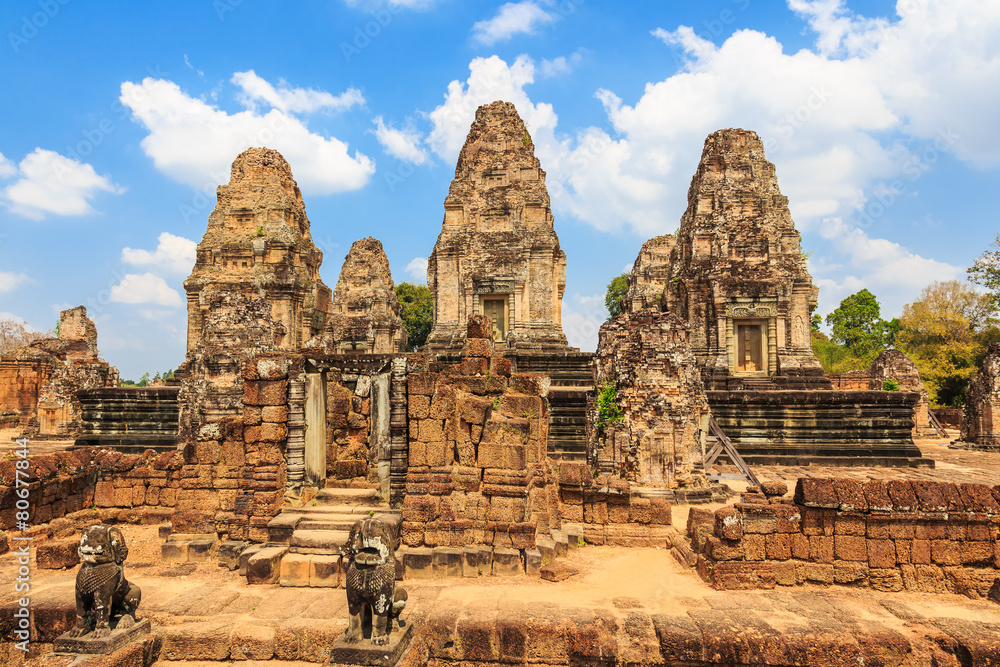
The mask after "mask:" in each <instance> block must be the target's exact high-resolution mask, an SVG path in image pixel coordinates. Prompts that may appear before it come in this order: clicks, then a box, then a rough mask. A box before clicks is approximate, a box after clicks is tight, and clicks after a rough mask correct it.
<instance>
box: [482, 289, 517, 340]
mask: <svg viewBox="0 0 1000 667" xmlns="http://www.w3.org/2000/svg"><path fill="white" fill-rule="evenodd" d="M476 296H477V297H479V298H478V299H477V301H478V302H479V303H478V304H477V307H476V312H477V313H478V314H480V315H486V314H487V313H486V302H487V301H501V302H503V307H502V308H501V310H502V311H503V313H504V320H505V321H504V327H503V330H502V331H501V330H500V329H499V328H498V327H497V326H496V322H494V323H493V338H494V340H496V342H498V343H502V342H504V341H505V340H507V336H508V335H509V334H510V329H511V315H513V310H514V309H513V308H511V302H512V301H513V299H511V298H510V296H511V295H510V294H477V295H476Z"/></svg>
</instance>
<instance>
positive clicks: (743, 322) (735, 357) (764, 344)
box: [730, 319, 771, 377]
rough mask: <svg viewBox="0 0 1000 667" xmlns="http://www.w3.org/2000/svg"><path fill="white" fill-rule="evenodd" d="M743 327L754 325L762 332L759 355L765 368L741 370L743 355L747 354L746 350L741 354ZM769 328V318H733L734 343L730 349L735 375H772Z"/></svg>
mask: <svg viewBox="0 0 1000 667" xmlns="http://www.w3.org/2000/svg"><path fill="white" fill-rule="evenodd" d="M743 327H754V328H756V329H757V330H758V332H759V334H760V343H759V345H760V349H759V351H758V357H759V359H760V361H761V363H762V364H763V368H758V369H755V370H752V371H748V370H740V365H741V361H742V356H745V351H744V355H740V346H741V344H742V341H741V340H740V329H742V328H743ZM767 329H768V326H767V320H761V319H734V320H733V337H732V341H733V343H732V349H731V350H730V359H731V367H732V372H733V373H734V374H735V375H741V376H748V377H753V376H755V375H760V376H767V375H770V370H771V363H770V359H769V358H768V357H769V356H770V355H768V353H767V352H768V340H769V337H768V335H767Z"/></svg>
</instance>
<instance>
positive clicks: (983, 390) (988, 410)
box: [958, 343, 1000, 451]
mask: <svg viewBox="0 0 1000 667" xmlns="http://www.w3.org/2000/svg"><path fill="white" fill-rule="evenodd" d="M962 413H963V414H962V432H961V435H960V436H959V438H958V440H959V443H961V445H962V446H965V447H970V448H972V449H985V450H990V451H997V450H1000V343H993V344H992V345H990V348H989V350H988V351H987V353H986V358H985V359H983V365H982V366H980V368H979V371H978V372H977V373H976V374H975V375H973V376H972V379H971V380H969V388H968V389H967V390H966V392H965V406H964V407H963V408H962Z"/></svg>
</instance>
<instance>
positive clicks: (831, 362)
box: [812, 331, 871, 374]
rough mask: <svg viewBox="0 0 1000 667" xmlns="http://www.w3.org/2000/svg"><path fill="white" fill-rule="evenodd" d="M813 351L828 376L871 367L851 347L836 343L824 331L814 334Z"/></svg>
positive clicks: (868, 362)
mask: <svg viewBox="0 0 1000 667" xmlns="http://www.w3.org/2000/svg"><path fill="white" fill-rule="evenodd" d="M812 349H813V354H815V355H816V358H817V359H819V363H820V365H821V366H823V372H824V373H827V374H837V373H846V372H848V371H860V370H864V369H866V368H868V366H869V365H871V362H870V361H866V360H865V359H863V358H861V357H858V356H855V355H854V353H853V352H851V349H850V348H849V347H846V346H844V345H837V344H836V343H834V342H833V341H832V340H830V339H829V338H827V337H826V334H824V333H823V332H822V331H814V332H813V333H812Z"/></svg>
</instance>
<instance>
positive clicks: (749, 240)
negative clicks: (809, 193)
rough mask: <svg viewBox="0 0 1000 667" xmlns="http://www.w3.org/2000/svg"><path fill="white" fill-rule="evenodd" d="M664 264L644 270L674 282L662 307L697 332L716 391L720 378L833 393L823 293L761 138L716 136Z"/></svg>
mask: <svg viewBox="0 0 1000 667" xmlns="http://www.w3.org/2000/svg"><path fill="white" fill-rule="evenodd" d="M644 250H645V247H644ZM642 259H643V253H640V257H639V259H638V260H637V264H640V263H641V262H640V260H642ZM657 261H660V262H662V258H655V257H651V258H650V261H646V262H645V267H644V271H645V272H646V274H653V273H656V274H657V275H660V276H661V278H666V280H665V286H664V291H663V306H664V308H665V309H666V310H669V311H671V312H674V313H677V314H678V315H680V316H681V317H682V318H683V319H685V320H687V322H688V323H689V324H690V326H691V347H692V349H693V351H694V353H695V356H696V357H697V358H698V363H699V365H700V366H701V367H702V369H703V372H704V374H705V378H706V381H707V382H708V384H709V386H710V388H711V386H712V384H713V381H714V380H715V379H717V378H718V379H722V378H726V377H732V376H736V377H743V378H754V377H759V378H774V377H779V376H781V377H785V378H796V379H797V382H798V383H801V384H803V385H804V386H802V387H789V388H811V387H812V386H813V385H815V388H825V389H829V382H828V381H826V379H825V377H824V376H823V371H822V367H821V366H820V364H819V361H818V360H817V359H816V357H815V355H814V354H813V351H812V344H811V339H810V318H811V313H812V310H813V309H814V308H815V307H816V298H817V295H818V290H817V288H816V287H814V286H813V284H812V278H811V277H810V275H809V273H808V271H807V270H806V260H805V257H804V256H803V254H802V249H801V247H800V239H799V233H798V231H796V229H795V225H794V223H793V222H792V217H791V214H790V213H789V210H788V199H787V197H785V196H783V195H782V194H781V191H780V190H779V188H778V180H777V177H776V176H775V169H774V165H773V164H771V163H770V162H768V161H767V158H766V157H765V156H764V146H763V144H762V143H761V140H760V138H759V137H758V136H757V134H756V133H754V132H749V131H747V130H736V129H729V130H719V131H718V132H715V133H713V134H711V135H709V136H708V138H707V139H706V140H705V147H704V150H703V152H702V156H701V162H700V163H699V165H698V170H697V172H696V173H695V175H694V178H692V180H691V187H690V189H689V190H688V208H687V211H685V213H684V215H683V217H682V218H681V226H680V232H679V233H678V237H677V240H676V242H675V244H674V246H673V248H672V249H671V251H670V256H669V260H668V262H669V271H663V270H662V269H659V268H654V266H653V264H654V263H655V262H657ZM633 273H635V271H634V272H633ZM638 284H639V283H638V281H637V287H638Z"/></svg>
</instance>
